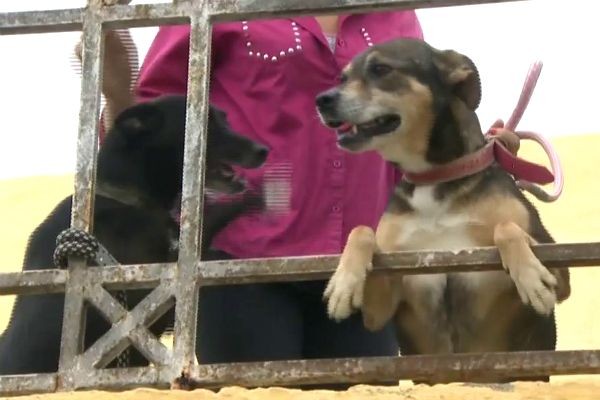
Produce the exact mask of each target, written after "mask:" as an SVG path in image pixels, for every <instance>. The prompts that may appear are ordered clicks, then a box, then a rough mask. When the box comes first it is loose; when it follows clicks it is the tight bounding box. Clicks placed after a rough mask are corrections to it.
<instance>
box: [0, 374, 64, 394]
mask: <svg viewBox="0 0 600 400" xmlns="http://www.w3.org/2000/svg"><path fill="white" fill-rule="evenodd" d="M57 376H58V375H57V374H35V375H33V374H32V375H7V376H0V396H16V395H21V396H22V395H26V394H33V393H50V392H54V391H56V387H57V381H58V378H57Z"/></svg>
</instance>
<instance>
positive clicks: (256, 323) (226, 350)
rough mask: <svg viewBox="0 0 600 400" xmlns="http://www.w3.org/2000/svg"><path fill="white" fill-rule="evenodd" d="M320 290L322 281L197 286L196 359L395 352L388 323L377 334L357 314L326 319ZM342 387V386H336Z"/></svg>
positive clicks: (225, 360) (245, 359)
mask: <svg viewBox="0 0 600 400" xmlns="http://www.w3.org/2000/svg"><path fill="white" fill-rule="evenodd" d="M324 288H325V282H321V281H319V282H297V283H266V284H249V285H232V286H212V287H204V288H201V290H200V308H199V313H198V336H197V342H196V353H197V355H198V361H199V362H200V363H201V364H210V363H228V362H249V361H273V360H291V359H310V358H338V357H342V358H343V357H363V356H366V357H369V356H396V355H398V344H397V340H396V334H395V330H394V327H393V325H392V324H391V323H390V324H388V325H387V326H386V327H385V328H384V329H382V330H380V331H378V332H369V331H368V330H366V329H365V328H364V327H363V324H362V318H361V315H360V313H355V314H353V315H352V316H351V317H350V318H348V319H346V320H344V321H342V322H339V323H338V322H335V321H333V320H330V319H329V318H328V316H327V309H326V304H325V303H324V302H323V300H322V295H323V290H324ZM319 387H324V385H320V386H319ZM327 387H329V388H331V387H332V386H327ZM342 387H345V385H342V386H335V388H342Z"/></svg>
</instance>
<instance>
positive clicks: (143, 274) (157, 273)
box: [0, 263, 177, 290]
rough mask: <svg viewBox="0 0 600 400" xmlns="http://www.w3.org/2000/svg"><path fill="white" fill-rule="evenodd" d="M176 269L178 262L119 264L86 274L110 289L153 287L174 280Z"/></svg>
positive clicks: (91, 281)
mask: <svg viewBox="0 0 600 400" xmlns="http://www.w3.org/2000/svg"><path fill="white" fill-rule="evenodd" d="M176 269H177V264H176V263H167V264H140V265H119V266H113V267H103V268H89V269H88V271H87V273H86V274H87V280H88V282H90V284H93V283H102V284H103V286H104V287H105V288H106V289H108V290H122V289H128V290H131V289H151V288H153V287H156V286H157V285H158V284H159V283H160V282H165V281H171V280H174V279H175V275H176ZM0 276H1V275H0ZM0 288H1V286H0Z"/></svg>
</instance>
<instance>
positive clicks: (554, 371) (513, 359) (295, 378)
mask: <svg viewBox="0 0 600 400" xmlns="http://www.w3.org/2000/svg"><path fill="white" fill-rule="evenodd" d="M74 373H76V372H74V371H71V372H68V373H65V375H72V374H74ZM596 373H600V350H585V351H584V350H580V351H556V352H553V351H540V352H514V353H485V354H456V355H441V356H403V357H367V358H347V359H318V360H291V361H272V362H264V363H263V362H259V363H237V364H212V365H197V366H194V367H193V368H191V370H190V374H189V377H186V378H188V379H187V380H188V385H189V386H191V387H206V388H218V387H223V386H228V385H236V386H249V387H256V386H303V385H313V384H329V383H347V384H357V383H364V382H369V383H371V384H377V383H381V384H389V383H390V382H394V381H398V380H401V379H411V380H425V381H426V380H433V381H436V382H440V383H442V382H467V381H477V380H481V379H482V378H487V379H488V380H492V379H494V380H502V379H518V378H526V377H533V376H545V375H579V374H596ZM170 375H171V371H170V369H168V368H164V367H163V368H160V367H159V368H156V367H148V368H129V369H111V370H95V371H90V372H89V374H86V379H85V380H81V381H78V382H77V383H78V384H77V386H76V388H77V389H85V388H87V389H91V388H95V389H121V390H122V389H128V388H134V387H141V386H154V387H168V386H169V383H170V381H171V379H170ZM55 379H56V375H54V374H41V375H32V376H25V377H0V394H2V395H9V394H22V393H24V390H25V391H27V392H29V393H31V392H36V393H40V392H51V391H54V382H55ZM31 384H33V385H34V386H33V387H29V385H31Z"/></svg>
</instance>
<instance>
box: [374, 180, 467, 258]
mask: <svg viewBox="0 0 600 400" xmlns="http://www.w3.org/2000/svg"><path fill="white" fill-rule="evenodd" d="M408 201H409V204H410V206H411V207H412V208H413V210H414V211H413V212H411V213H409V214H406V215H402V217H401V218H399V219H398V221H397V224H398V226H397V227H395V228H396V229H394V231H395V232H397V236H396V237H395V238H394V240H392V241H387V246H386V244H384V247H388V246H389V245H391V247H394V248H396V249H403V250H423V249H438V250H457V249H461V248H465V247H475V246H477V244H476V243H475V241H474V238H473V235H471V234H470V230H469V228H470V227H472V226H474V225H476V224H477V223H478V221H476V220H473V219H472V217H471V216H469V215H468V214H467V213H464V212H453V211H451V204H450V202H449V201H443V200H442V201H439V200H437V199H436V198H435V197H434V189H433V187H431V186H425V187H417V188H415V190H414V192H413V195H412V196H411V197H410V198H409V199H408ZM392 223H393V222H392ZM390 250H394V249H390Z"/></svg>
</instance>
